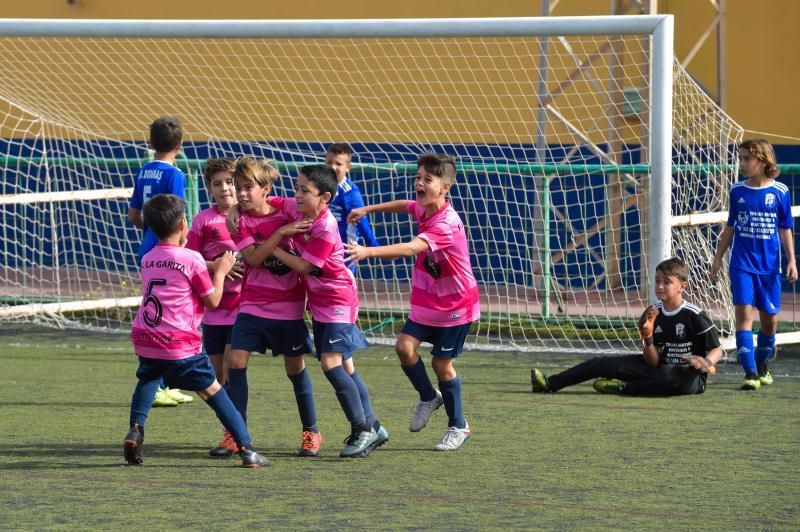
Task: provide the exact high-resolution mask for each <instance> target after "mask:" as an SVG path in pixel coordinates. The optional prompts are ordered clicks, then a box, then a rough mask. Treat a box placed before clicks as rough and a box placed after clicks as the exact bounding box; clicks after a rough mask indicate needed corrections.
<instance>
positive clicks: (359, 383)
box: [350, 371, 376, 427]
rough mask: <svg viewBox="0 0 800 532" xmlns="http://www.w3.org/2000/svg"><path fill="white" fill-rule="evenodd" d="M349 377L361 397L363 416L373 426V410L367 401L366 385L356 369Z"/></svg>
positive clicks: (367, 391)
mask: <svg viewBox="0 0 800 532" xmlns="http://www.w3.org/2000/svg"><path fill="white" fill-rule="evenodd" d="M350 378H351V379H353V382H355V383H356V387H357V388H358V395H359V397H360V398H361V407H362V408H363V409H364V418H365V419H366V420H367V425H369V426H370V427H374V426H375V421H376V419H375V412H374V411H373V410H372V403H370V401H369V390H367V385H366V384H364V381H363V380H361V375H359V374H358V372H357V371H353V374H352V375H350Z"/></svg>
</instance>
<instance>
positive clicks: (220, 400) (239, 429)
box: [206, 388, 253, 449]
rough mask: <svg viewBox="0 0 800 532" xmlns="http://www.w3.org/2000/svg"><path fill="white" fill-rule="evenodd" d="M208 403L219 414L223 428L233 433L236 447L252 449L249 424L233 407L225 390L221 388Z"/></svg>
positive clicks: (207, 400) (218, 417)
mask: <svg viewBox="0 0 800 532" xmlns="http://www.w3.org/2000/svg"><path fill="white" fill-rule="evenodd" d="M206 403H207V404H208V406H210V407H211V409H212V410H213V411H214V413H215V414H217V419H219V421H220V423H222V426H223V427H225V428H226V429H228V432H230V433H231V436H233V439H234V440H235V441H236V445H238V446H239V447H245V448H247V449H250V448H251V446H252V445H253V442H252V441H250V433H249V432H248V431H247V424H246V423H245V422H244V418H243V417H242V415H241V414H240V413H239V411H238V410H237V409H236V407H235V406H234V405H233V402H232V401H231V398H230V397H228V394H227V393H226V392H225V389H224V388H220V390H219V391H218V392H217V393H215V394H214V395H212V396H211V397H209V398H208V399H206Z"/></svg>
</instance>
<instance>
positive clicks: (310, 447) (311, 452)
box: [298, 430, 322, 456]
mask: <svg viewBox="0 0 800 532" xmlns="http://www.w3.org/2000/svg"><path fill="white" fill-rule="evenodd" d="M321 446H322V434H321V433H319V432H313V431H310V430H304V431H303V441H302V443H301V444H300V452H299V453H298V454H299V455H300V456H317V455H318V454H319V448H320V447H321Z"/></svg>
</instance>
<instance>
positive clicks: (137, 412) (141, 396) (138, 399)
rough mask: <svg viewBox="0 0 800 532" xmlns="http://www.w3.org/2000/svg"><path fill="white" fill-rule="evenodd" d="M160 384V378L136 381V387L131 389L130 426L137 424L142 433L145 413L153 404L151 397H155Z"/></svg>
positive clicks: (145, 419) (145, 418)
mask: <svg viewBox="0 0 800 532" xmlns="http://www.w3.org/2000/svg"><path fill="white" fill-rule="evenodd" d="M160 384H161V379H157V380H154V381H142V380H140V381H138V382H137V383H136V388H135V389H134V390H133V397H131V417H130V426H131V428H133V425H134V424H137V425H139V429H140V431H141V432H142V434H144V423H145V421H147V414H149V413H150V408H152V406H153V399H155V397H156V391H158V386H159V385H160Z"/></svg>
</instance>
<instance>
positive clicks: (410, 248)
mask: <svg viewBox="0 0 800 532" xmlns="http://www.w3.org/2000/svg"><path fill="white" fill-rule="evenodd" d="M428 247H429V246H428V243H427V242H426V241H425V240H423V239H421V238H420V237H415V238H414V239H413V240H411V241H409V242H404V243H402V244H392V245H390V246H378V247H374V248H369V247H365V246H359V245H358V244H356V243H355V242H350V243H348V244H345V245H344V252H345V254H346V255H347V258H346V259H345V264H347V265H350V264H353V263H355V262H358V261H361V260H364V259H366V258H369V257H378V258H380V259H389V260H392V259H396V258H399V257H408V256H411V255H416V254H417V253H419V252H421V251H425V250H426V249H428Z"/></svg>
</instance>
